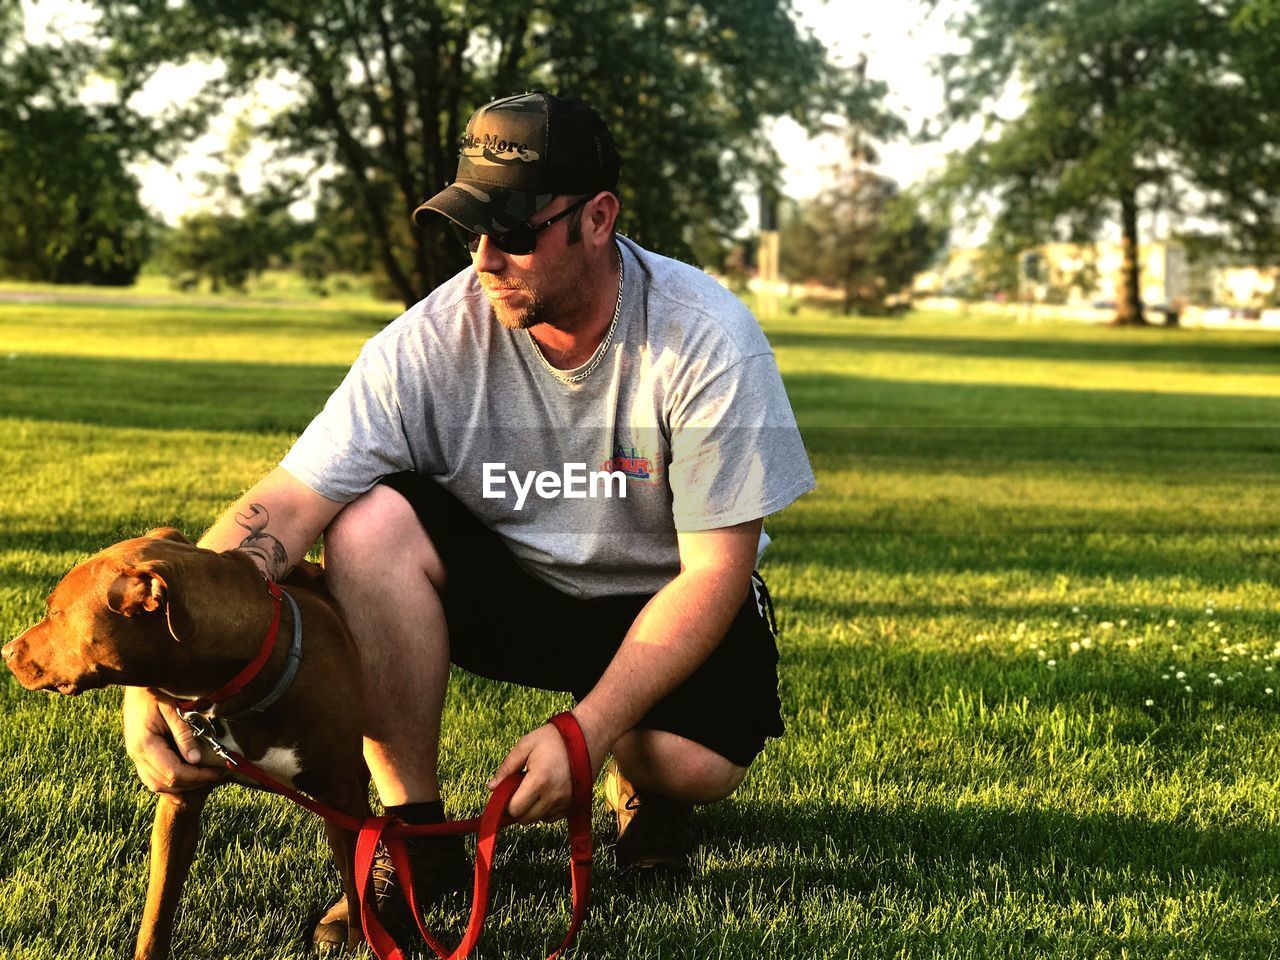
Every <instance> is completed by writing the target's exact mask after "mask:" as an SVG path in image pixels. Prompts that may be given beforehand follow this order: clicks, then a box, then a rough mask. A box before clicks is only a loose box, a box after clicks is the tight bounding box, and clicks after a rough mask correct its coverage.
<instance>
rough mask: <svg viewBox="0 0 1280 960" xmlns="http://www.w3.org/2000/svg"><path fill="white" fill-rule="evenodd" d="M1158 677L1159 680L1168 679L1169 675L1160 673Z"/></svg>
mask: <svg viewBox="0 0 1280 960" xmlns="http://www.w3.org/2000/svg"><path fill="white" fill-rule="evenodd" d="M1160 679H1161V680H1168V679H1169V675H1168V674H1167V673H1164V674H1161V675H1160Z"/></svg>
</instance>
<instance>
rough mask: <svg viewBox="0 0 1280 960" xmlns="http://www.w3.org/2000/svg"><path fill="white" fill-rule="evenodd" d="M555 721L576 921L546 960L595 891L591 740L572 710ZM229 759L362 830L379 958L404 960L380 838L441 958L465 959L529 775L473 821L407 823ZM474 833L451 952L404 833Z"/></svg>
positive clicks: (360, 878)
mask: <svg viewBox="0 0 1280 960" xmlns="http://www.w3.org/2000/svg"><path fill="white" fill-rule="evenodd" d="M549 722H550V723H551V724H552V725H554V726H555V728H556V730H557V732H559V734H560V737H561V739H562V740H564V745H565V749H566V750H567V751H568V753H569V772H570V775H571V777H572V781H573V793H572V798H571V801H570V804H571V805H570V807H569V817H568V819H569V857H570V865H569V871H570V879H571V889H572V893H573V919H572V920H571V921H570V923H569V932H568V933H567V934H566V935H565V938H564V941H563V942H562V943H561V944H560V946H559V947H557V948H556V950H555V952H553V953H552V954H551V955H550V956H549V957H548V958H547V960H554V958H556V957H559V956H560V954H562V953H563V952H564V951H565V950H566V949H568V947H569V944H571V943H572V942H573V938H574V937H575V936H576V935H577V933H578V930H579V928H581V926H582V922H583V920H585V919H586V916H587V904H588V901H589V900H590V897H591V792H592V786H593V780H592V776H591V760H590V757H589V755H588V753H587V742H586V740H585V738H584V737H583V736H582V728H581V727H579V726H578V721H577V720H576V719H575V718H574V716H573V714H571V713H558V714H556V715H555V716H554V717H552V718H551V720H550V721H549ZM230 757H231V760H230V762H229V763H228V766H229V767H232V768H233V769H234V770H235V771H236V773H242V774H244V775H246V776H249V777H251V778H253V779H254V780H256V781H258V783H259V784H261V785H262V786H263V787H264V788H266V789H267V790H270V791H272V792H274V793H279V794H281V795H283V796H286V797H288V798H289V799H290V800H292V801H293V802H294V803H297V804H298V805H300V806H302V807H305V808H306V809H308V810H310V811H311V812H312V813H316V814H319V815H320V816H322V817H324V818H325V819H326V820H331V821H332V822H334V823H336V824H337V825H338V826H340V827H342V828H343V829H345V830H354V831H358V832H359V837H358V838H357V840H356V864H355V870H356V889H357V893H358V896H359V898H360V922H361V925H362V926H363V927H364V935H365V939H366V940H367V941H368V942H369V946H370V947H371V948H372V949H373V952H374V955H375V956H377V957H378V958H379V960H404V953H403V952H402V951H401V950H400V947H399V945H398V944H397V943H396V942H395V939H394V938H393V937H392V936H391V934H389V933H388V932H387V930H386V928H385V927H384V926H383V925H382V922H381V921H380V920H379V919H378V914H377V911H376V910H375V908H374V905H373V896H372V893H373V891H372V889H371V887H372V885H373V857H374V853H375V852H376V851H377V848H378V843H379V842H380V841H381V842H382V843H384V844H386V847H387V851H388V852H389V853H390V854H391V862H392V864H393V865H394V866H395V868H396V876H397V878H399V880H400V885H401V888H402V890H403V892H404V897H405V901H406V902H407V903H408V905H409V909H410V910H412V911H413V917H414V921H415V922H416V923H417V925H418V930H419V932H420V933H421V934H422V938H423V939H424V940H426V942H427V944H428V945H429V946H430V947H431V949H432V950H434V951H435V952H436V954H437V955H438V956H439V957H440V958H441V960H464V958H465V957H466V956H467V955H468V954H470V953H471V951H472V950H473V949H474V948H475V945H476V943H477V942H479V940H480V934H481V933H482V932H483V930H484V921H485V917H486V915H487V914H488V912H489V887H490V881H491V880H492V876H493V858H494V854H495V853H496V852H497V846H498V831H499V830H501V829H502V828H503V827H505V826H506V825H508V824H510V823H514V822H515V821H514V820H513V819H512V818H511V817H510V816H508V815H507V804H508V803H509V802H510V801H511V796H512V794H514V793H515V792H516V789H517V788H518V787H519V786H520V781H521V780H523V779H524V774H523V773H513V774H512V775H511V776H509V777H507V779H505V780H503V781H502V782H501V783H500V784H498V786H497V788H496V789H495V790H494V791H493V793H492V794H490V796H489V802H488V803H487V804H485V808H484V813H482V814H481V815H480V816H478V817H472V818H471V819H469V820H451V821H449V822H447V823H433V824H406V823H401V822H400V821H398V820H395V819H393V818H390V817H370V818H369V819H368V820H365V821H361V820H359V819H357V818H356V817H351V816H348V815H347V814H344V813H339V812H338V811H337V810H334V809H332V808H330V807H327V806H325V805H324V804H323V803H320V802H319V801H317V800H314V799H312V798H311V797H308V796H306V795H305V794H302V793H299V792H298V791H297V790H295V789H293V788H292V787H289V786H286V785H285V784H283V783H280V782H279V781H278V780H276V779H274V778H273V777H272V776H271V775H270V774H268V773H266V772H264V771H262V770H260V769H258V768H257V767H255V766H254V765H253V764H251V763H250V762H249V761H247V760H245V759H244V758H243V757H241V756H240V755H238V754H235V753H231V754H230ZM459 833H475V834H477V837H476V874H475V877H476V878H475V887H474V893H473V897H472V901H471V918H470V920H469V921H468V922H467V930H466V933H464V934H463V936H462V941H461V942H460V943H459V944H458V946H457V949H455V950H453V951H452V952H450V951H449V950H448V949H446V948H445V947H444V946H443V945H442V944H441V943H440V942H439V941H438V940H436V938H435V937H433V936H432V935H431V934H430V933H429V932H428V931H427V929H426V927H424V926H423V923H422V915H421V912H420V911H419V909H418V900H417V896H416V894H415V893H414V888H413V871H412V869H411V868H410V864H409V854H408V851H407V850H406V849H405V845H404V838H405V837H412V836H422V835H426V834H435V835H441V834H459Z"/></svg>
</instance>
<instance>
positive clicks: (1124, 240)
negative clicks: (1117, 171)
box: [1112, 186, 1147, 327]
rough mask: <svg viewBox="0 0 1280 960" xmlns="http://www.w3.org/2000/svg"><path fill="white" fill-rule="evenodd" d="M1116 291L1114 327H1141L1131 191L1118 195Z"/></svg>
mask: <svg viewBox="0 0 1280 960" xmlns="http://www.w3.org/2000/svg"><path fill="white" fill-rule="evenodd" d="M1120 230H1121V234H1122V235H1121V239H1120V250H1121V255H1122V260H1121V263H1120V290H1119V293H1118V296H1117V297H1116V316H1115V319H1114V320H1113V321H1112V324H1113V325H1114V326H1119V327H1132V326H1141V325H1143V324H1145V323H1146V322H1147V320H1146V317H1145V316H1143V310H1142V264H1141V262H1140V261H1139V259H1138V196H1137V190H1136V188H1134V187H1131V186H1130V187H1125V188H1124V189H1123V190H1122V192H1121V194H1120Z"/></svg>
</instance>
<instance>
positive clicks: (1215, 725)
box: [1213, 723, 1227, 732]
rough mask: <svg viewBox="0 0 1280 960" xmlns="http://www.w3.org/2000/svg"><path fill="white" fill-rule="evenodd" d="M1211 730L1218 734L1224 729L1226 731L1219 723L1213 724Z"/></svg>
mask: <svg viewBox="0 0 1280 960" xmlns="http://www.w3.org/2000/svg"><path fill="white" fill-rule="evenodd" d="M1213 729H1214V730H1217V731H1218V732H1222V731H1223V730H1225V729H1227V728H1226V727H1225V726H1223V725H1222V724H1220V723H1215V724H1214V725H1213Z"/></svg>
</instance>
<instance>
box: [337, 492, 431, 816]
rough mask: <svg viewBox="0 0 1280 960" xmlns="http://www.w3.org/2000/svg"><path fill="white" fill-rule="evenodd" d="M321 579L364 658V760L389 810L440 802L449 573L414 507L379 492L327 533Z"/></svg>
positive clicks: (353, 508) (348, 510) (349, 507)
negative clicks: (443, 594) (444, 599)
mask: <svg viewBox="0 0 1280 960" xmlns="http://www.w3.org/2000/svg"><path fill="white" fill-rule="evenodd" d="M324 561H325V562H324V568H325V579H326V581H327V583H328V585H329V589H330V590H332V591H333V595H334V597H335V598H336V599H337V601H338V604H339V605H340V606H341V607H342V612H343V614H344V616H345V617H346V620H347V624H348V625H349V626H350V628H351V633H352V635H353V636H354V637H355V641H356V644H357V646H358V647H359V650H360V662H361V669H362V671H363V687H364V702H365V718H366V719H365V740H364V756H365V761H366V762H367V763H368V764H369V772H370V774H371V775H372V777H373V783H374V786H375V787H377V789H378V796H379V797H380V798H381V799H382V802H383V804H384V805H387V806H390V805H396V804H403V803H407V802H417V801H423V800H438V799H439V798H440V781H439V777H438V773H437V759H438V756H439V745H440V714H441V711H442V709H443V708H444V698H445V689H446V687H447V685H448V682H449V637H448V628H447V625H446V623H445V617H444V608H443V606H442V605H441V602H440V590H441V589H443V586H444V583H445V571H444V565H443V564H442V563H441V560H440V555H439V554H438V553H437V552H436V549H435V547H434V545H432V543H431V540H430V539H429V538H428V537H427V535H426V532H425V531H424V530H423V529H422V524H421V523H420V522H419V521H418V517H417V514H415V513H414V511H413V508H412V507H411V506H410V505H409V503H408V502H407V501H406V500H405V499H404V497H402V496H401V495H400V494H399V493H397V492H396V491H394V490H392V489H390V488H389V487H383V486H378V487H374V488H373V489H372V490H370V491H369V492H368V493H366V494H364V495H363V496H361V497H359V498H358V499H356V500H354V501H352V502H351V503H350V504H348V505H347V506H346V507H345V508H344V509H343V510H342V512H341V513H339V514H338V515H337V517H335V518H334V520H333V522H332V523H331V524H330V525H329V527H328V529H327V530H326V531H325V556H324Z"/></svg>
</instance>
